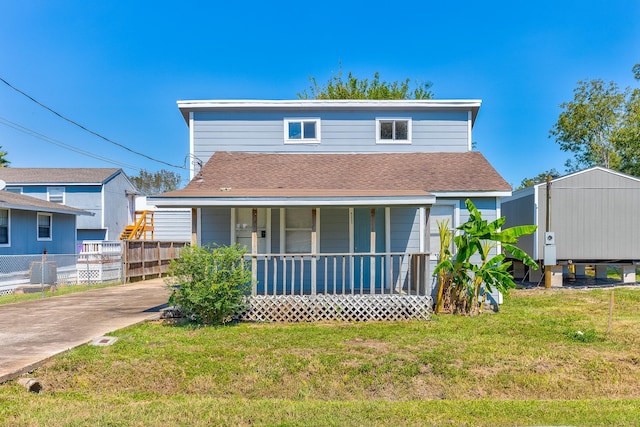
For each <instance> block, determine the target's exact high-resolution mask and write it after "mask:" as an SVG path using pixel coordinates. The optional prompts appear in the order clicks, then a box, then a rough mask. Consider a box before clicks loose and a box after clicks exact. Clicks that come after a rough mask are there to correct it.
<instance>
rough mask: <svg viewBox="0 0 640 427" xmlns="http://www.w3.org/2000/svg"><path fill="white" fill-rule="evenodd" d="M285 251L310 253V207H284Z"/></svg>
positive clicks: (289, 252)
mask: <svg viewBox="0 0 640 427" xmlns="http://www.w3.org/2000/svg"><path fill="white" fill-rule="evenodd" d="M284 223H285V229H284V233H285V253H288V254H291V253H296V254H299V253H305V254H308V253H311V230H312V214H311V208H287V209H285V222H284Z"/></svg>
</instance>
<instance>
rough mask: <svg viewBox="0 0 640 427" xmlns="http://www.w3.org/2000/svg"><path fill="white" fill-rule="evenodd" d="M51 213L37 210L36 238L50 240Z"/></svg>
mask: <svg viewBox="0 0 640 427" xmlns="http://www.w3.org/2000/svg"><path fill="white" fill-rule="evenodd" d="M52 222H53V215H51V214H50V213H40V212H38V240H51V239H52V238H53V237H52V236H53V234H52V232H51V229H52V225H53V224H52Z"/></svg>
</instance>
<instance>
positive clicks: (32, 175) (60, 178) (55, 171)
mask: <svg viewBox="0 0 640 427" xmlns="http://www.w3.org/2000/svg"><path fill="white" fill-rule="evenodd" d="M121 171H122V169H118V168H13V167H10V168H0V179H2V180H3V181H5V182H6V183H7V184H11V185H20V184H103V183H104V182H106V181H108V180H109V179H110V178H111V177H113V176H114V175H116V174H117V173H119V172H121Z"/></svg>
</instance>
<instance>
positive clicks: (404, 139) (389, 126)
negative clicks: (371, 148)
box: [376, 118, 411, 144]
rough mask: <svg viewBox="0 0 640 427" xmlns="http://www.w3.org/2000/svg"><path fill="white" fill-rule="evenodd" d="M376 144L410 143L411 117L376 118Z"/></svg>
mask: <svg viewBox="0 0 640 427" xmlns="http://www.w3.org/2000/svg"><path fill="white" fill-rule="evenodd" d="M376 143H377V144H411V119H391V118H389V119H387V118H385V119H376Z"/></svg>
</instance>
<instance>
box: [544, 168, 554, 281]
mask: <svg viewBox="0 0 640 427" xmlns="http://www.w3.org/2000/svg"><path fill="white" fill-rule="evenodd" d="M545 227H546V228H545V231H547V232H548V231H551V175H547V212H546V221H545ZM546 243H547V242H546V241H545V248H544V250H545V256H546V251H547V244H546ZM549 267H550V266H548V265H546V263H545V268H544V287H545V288H550V287H551V282H552V277H553V276H552V273H551V269H550V268H549Z"/></svg>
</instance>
